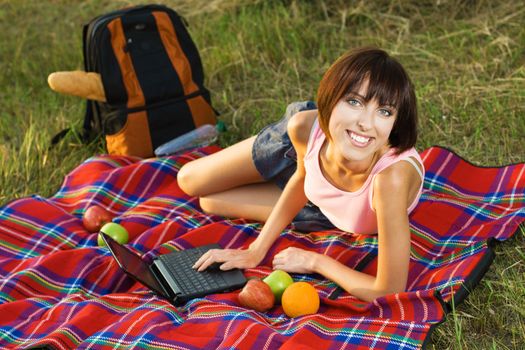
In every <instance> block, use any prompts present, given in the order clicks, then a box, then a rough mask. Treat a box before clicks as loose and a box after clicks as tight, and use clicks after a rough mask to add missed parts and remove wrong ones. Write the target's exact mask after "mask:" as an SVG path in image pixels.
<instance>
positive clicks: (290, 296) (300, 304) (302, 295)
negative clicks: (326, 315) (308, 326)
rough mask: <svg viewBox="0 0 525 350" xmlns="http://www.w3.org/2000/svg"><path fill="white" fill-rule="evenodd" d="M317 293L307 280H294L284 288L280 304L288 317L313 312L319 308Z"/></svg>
mask: <svg viewBox="0 0 525 350" xmlns="http://www.w3.org/2000/svg"><path fill="white" fill-rule="evenodd" d="M319 302H320V301H319V294H317V291H316V290H315V288H314V287H313V286H312V285H311V284H309V283H307V282H295V283H292V284H291V285H289V286H288V288H286V289H285V290H284V293H283V296H282V299H281V304H282V306H283V309H284V313H285V314H286V315H288V317H298V316H304V315H310V314H315V313H316V312H317V311H318V310H319Z"/></svg>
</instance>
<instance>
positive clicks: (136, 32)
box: [83, 5, 217, 157]
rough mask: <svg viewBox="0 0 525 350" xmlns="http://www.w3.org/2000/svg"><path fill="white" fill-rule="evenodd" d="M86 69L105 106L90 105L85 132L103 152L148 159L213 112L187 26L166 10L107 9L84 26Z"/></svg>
mask: <svg viewBox="0 0 525 350" xmlns="http://www.w3.org/2000/svg"><path fill="white" fill-rule="evenodd" d="M83 46H84V69H85V71H86V72H96V73H99V74H100V76H101V80H102V83H103V87H104V92H105V96H106V102H101V101H94V100H88V101H87V108H86V114H85V118H84V126H83V129H84V135H85V136H87V137H90V136H91V137H92V136H93V135H101V134H102V135H104V136H105V139H106V146H107V150H108V153H110V154H118V155H134V156H140V157H151V156H153V150H154V149H155V148H156V147H158V146H159V145H161V144H163V143H165V142H167V141H169V140H171V139H173V138H174V137H176V136H179V135H181V134H184V133H186V132H188V131H190V130H192V129H195V128H196V127H198V126H201V125H204V124H215V123H216V117H217V112H216V111H215V110H214V109H213V108H212V106H211V101H210V93H209V91H208V90H207V89H206V88H205V87H204V73H203V68H202V62H201V59H200V55H199V52H198V51H197V48H196V46H195V44H194V42H193V40H192V39H191V37H190V35H189V33H188V31H187V29H186V24H185V21H184V20H183V18H182V17H181V16H179V15H178V14H177V13H176V12H175V11H174V10H172V9H170V8H168V7H166V6H163V5H144V6H135V7H129V8H126V9H122V10H119V11H114V12H110V13H107V14H104V15H102V16H98V17H96V18H94V19H92V20H91V21H90V22H89V23H88V24H86V25H85V26H84V31H83Z"/></svg>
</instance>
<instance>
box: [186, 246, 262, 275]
mask: <svg viewBox="0 0 525 350" xmlns="http://www.w3.org/2000/svg"><path fill="white" fill-rule="evenodd" d="M263 258H264V254H262V256H261V254H260V253H258V252H257V251H255V250H252V249H210V250H208V251H207V252H206V253H204V254H203V255H202V256H201V257H200V258H199V260H197V261H196V262H195V264H194V265H193V268H194V269H197V270H198V271H204V270H206V269H207V268H208V267H209V266H210V265H212V264H214V263H221V265H220V269H221V270H231V269H234V268H237V269H249V268H252V267H256V266H257V265H259V263H260V262H261V261H262V259H263Z"/></svg>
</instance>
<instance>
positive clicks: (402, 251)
mask: <svg viewBox="0 0 525 350" xmlns="http://www.w3.org/2000/svg"><path fill="white" fill-rule="evenodd" d="M317 104H318V109H316V107H315V105H314V104H313V103H302V104H301V103H299V104H293V105H291V106H290V107H289V108H288V110H287V113H286V115H285V117H284V118H283V119H282V120H281V121H279V122H277V123H275V124H273V125H270V126H268V127H266V128H265V129H263V131H262V132H261V133H259V135H258V136H257V137H256V138H250V139H248V140H246V141H243V142H241V143H239V144H237V145H234V146H232V147H231V148H230V149H225V150H223V151H221V152H218V153H216V154H213V155H210V156H208V157H205V158H201V159H198V160H196V161H193V162H190V163H188V164H186V165H185V166H183V167H182V169H181V170H180V172H179V174H178V183H179V185H180V187H181V188H182V189H183V190H184V191H186V192H187V193H188V194H190V195H199V196H200V197H201V206H202V207H203V209H205V210H207V211H208V212H210V213H213V214H218V215H225V216H234V217H235V216H237V217H245V216H243V214H245V208H246V205H247V204H250V205H253V203H252V202H250V203H246V201H245V198H246V197H250V198H252V201H253V198H260V197H261V196H260V195H258V194H257V189H259V191H260V190H265V189H267V188H261V187H260V183H266V184H267V186H273V187H272V188H275V186H274V185H272V183H275V184H276V185H277V186H279V187H280V188H281V189H282V192H278V193H277V195H275V196H274V201H270V202H268V201H266V202H265V203H264V204H263V203H262V202H261V203H259V204H260V206H261V207H263V208H261V210H260V211H259V213H258V214H255V215H254V214H252V216H251V217H255V216H257V217H262V219H263V221H266V223H265V225H264V226H263V228H262V230H261V233H260V235H259V236H258V237H257V239H256V240H255V241H254V242H253V243H252V244H251V245H250V246H249V248H248V249H240V250H232V249H227V250H213V251H210V252H208V253H206V254H204V255H203V256H202V257H201V258H200V259H199V260H198V261H197V263H196V264H195V268H198V269H199V270H204V269H206V268H207V267H208V266H210V265H211V264H213V263H216V262H220V263H222V265H221V268H222V269H224V270H227V269H231V268H242V269H244V268H251V267H255V266H257V265H258V264H259V263H260V262H261V261H262V259H263V258H264V257H265V255H266V254H267V252H268V250H269V249H270V247H271V246H272V244H273V243H274V242H275V240H276V239H277V237H278V236H279V235H280V233H281V231H282V230H283V229H284V228H285V227H286V226H287V225H288V224H289V223H290V222H292V223H293V224H295V226H296V228H298V229H302V230H303V231H307V232H309V231H312V230H318V229H319V228H325V229H326V228H333V227H337V228H338V229H340V230H342V231H346V232H350V233H357V234H370V235H376V234H377V235H379V242H380V247H379V256H378V259H379V260H378V262H379V265H378V272H377V276H371V275H368V274H365V273H362V272H358V271H356V270H353V269H351V268H349V267H347V266H344V265H342V264H341V263H339V262H338V261H337V260H335V259H333V258H331V257H329V256H326V255H320V254H317V253H313V252H310V251H306V250H302V249H298V248H288V249H286V250H284V251H282V252H280V253H278V254H277V255H276V256H275V257H274V261H273V266H274V268H278V269H281V270H284V271H288V272H301V273H320V274H321V275H323V276H325V277H326V278H329V279H331V280H332V281H334V282H336V283H337V284H339V285H340V286H341V287H343V288H344V289H345V290H347V291H348V292H349V293H351V294H353V295H355V296H357V297H359V298H361V299H364V300H368V301H371V300H373V299H375V298H377V297H379V296H384V295H386V294H390V293H393V292H402V291H404V290H405V287H406V279H407V276H408V263H409V253H410V234H409V225H408V214H409V213H410V211H411V210H412V209H413V208H414V207H415V206H416V204H417V202H418V199H419V196H420V194H421V190H422V184H423V166H422V161H421V159H420V157H419V155H418V152H417V151H416V150H415V149H414V144H415V142H416V139H417V130H416V128H417V109H416V99H415V94H414V89H413V86H412V83H411V81H410V79H409V78H408V75H407V73H406V72H405V70H404V69H403V67H402V66H401V65H400V64H399V62H397V61H396V60H395V59H393V58H392V57H391V56H389V55H388V54H387V53H386V52H385V51H383V50H380V49H376V48H361V49H356V50H353V51H350V52H348V53H347V54H345V55H343V56H342V57H341V58H339V59H338V60H337V61H336V62H335V63H334V64H333V65H332V66H331V67H330V68H329V69H328V71H327V72H326V73H325V75H324V76H323V79H322V80H321V83H320V86H319V92H318V101H317ZM232 150H235V151H232ZM281 155H282V156H283V158H281ZM286 158H288V159H287V160H286V161H285V163H284V164H283V161H282V159H286ZM225 164H226V165H229V166H230V167H229V169H228V168H226V167H225ZM231 164H237V165H239V166H242V168H243V169H250V170H249V171H245V172H243V173H242V176H240V177H239V172H238V171H237V169H238V167H237V166H236V167H231ZM209 174H220V175H211V176H210V175H209ZM232 178H237V180H236V181H233V182H232ZM199 183H203V184H206V183H213V184H215V188H214V192H207V191H206V190H203V187H200V186H198V185H196V184H199ZM254 184H255V186H258V187H257V189H256V187H254ZM241 186H242V187H241ZM232 189H233V192H232ZM274 192H275V191H274ZM246 193H250V196H246V195H245V194H246ZM262 193H263V192H261V194H262ZM243 194H244V196H243ZM236 208H237V209H236ZM305 217H306V218H307V220H304V219H303V218H305Z"/></svg>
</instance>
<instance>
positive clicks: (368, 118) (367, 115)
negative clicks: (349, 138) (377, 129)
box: [357, 108, 374, 130]
mask: <svg viewBox="0 0 525 350" xmlns="http://www.w3.org/2000/svg"><path fill="white" fill-rule="evenodd" d="M373 117H374V111H373V110H369V109H368V108H365V109H363V111H362V113H360V114H359V120H358V121H357V125H358V126H359V127H360V128H361V129H362V130H368V129H370V128H371V127H372V125H373V123H374V118H373Z"/></svg>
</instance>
